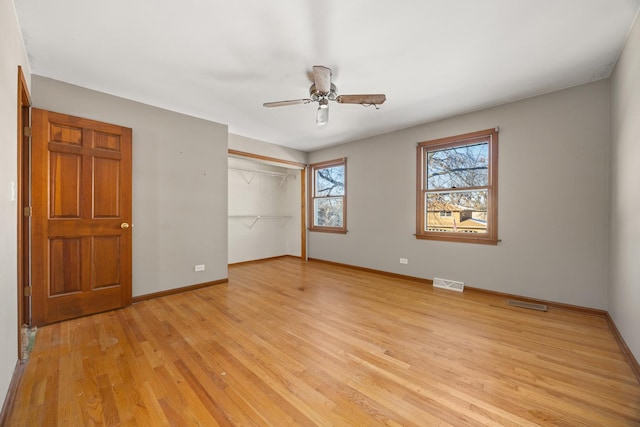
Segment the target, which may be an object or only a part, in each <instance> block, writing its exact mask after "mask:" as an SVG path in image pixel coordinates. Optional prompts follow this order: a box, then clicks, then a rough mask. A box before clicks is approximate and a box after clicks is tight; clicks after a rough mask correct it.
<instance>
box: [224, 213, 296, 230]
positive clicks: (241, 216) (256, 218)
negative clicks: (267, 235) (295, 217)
mask: <svg viewBox="0 0 640 427" xmlns="http://www.w3.org/2000/svg"><path fill="white" fill-rule="evenodd" d="M229 218H245V219H253V221H252V222H251V225H247V227H249V228H253V226H254V225H256V222H258V221H259V220H261V219H286V221H285V222H284V224H282V226H283V227H284V226H285V225H286V224H287V223H288V222H289V220H290V219H291V218H292V217H291V215H229ZM245 225H246V224H245Z"/></svg>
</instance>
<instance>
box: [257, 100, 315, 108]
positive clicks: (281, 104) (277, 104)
mask: <svg viewBox="0 0 640 427" xmlns="http://www.w3.org/2000/svg"><path fill="white" fill-rule="evenodd" d="M310 102H312V101H311V99H308V98H307V99H292V100H290V101H276V102H265V103H264V104H262V105H263V106H264V107H284V106H285V105H296V104H308V103H310Z"/></svg>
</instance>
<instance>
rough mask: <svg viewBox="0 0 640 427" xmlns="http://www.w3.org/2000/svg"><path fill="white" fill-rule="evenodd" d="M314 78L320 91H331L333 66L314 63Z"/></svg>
mask: <svg viewBox="0 0 640 427" xmlns="http://www.w3.org/2000/svg"><path fill="white" fill-rule="evenodd" d="M313 80H314V82H315V84H316V90H317V91H318V92H320V93H329V92H330V91H331V68H327V67H323V66H322V65H314V66H313Z"/></svg>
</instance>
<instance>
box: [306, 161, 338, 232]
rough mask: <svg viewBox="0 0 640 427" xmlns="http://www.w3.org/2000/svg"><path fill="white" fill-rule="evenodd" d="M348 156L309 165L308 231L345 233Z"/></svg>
mask: <svg viewBox="0 0 640 427" xmlns="http://www.w3.org/2000/svg"><path fill="white" fill-rule="evenodd" d="M346 177H347V159H344V158H343V159H337V160H330V161H327V162H322V163H314V164H312V165H311V179H310V180H309V219H310V222H311V225H310V227H309V230H311V231H325V232H329V233H346V232H347V211H346V204H347V203H346V202H347V179H346Z"/></svg>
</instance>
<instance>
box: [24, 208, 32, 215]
mask: <svg viewBox="0 0 640 427" xmlns="http://www.w3.org/2000/svg"><path fill="white" fill-rule="evenodd" d="M32 214H33V210H32V209H31V206H26V207H25V208H24V216H31V215H32Z"/></svg>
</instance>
